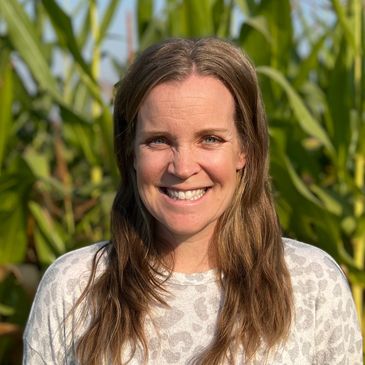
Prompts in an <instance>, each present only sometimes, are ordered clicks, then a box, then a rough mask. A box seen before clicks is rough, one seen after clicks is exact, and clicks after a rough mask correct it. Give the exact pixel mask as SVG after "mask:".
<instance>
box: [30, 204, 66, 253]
mask: <svg viewBox="0 0 365 365" xmlns="http://www.w3.org/2000/svg"><path fill="white" fill-rule="evenodd" d="M28 207H29V210H30V211H31V213H32V215H33V217H34V219H35V221H36V223H37V226H38V228H39V230H40V232H41V233H42V234H43V235H44V237H45V239H46V240H47V242H48V244H49V245H50V247H51V248H52V250H54V251H55V252H57V254H58V255H60V254H62V253H64V252H65V250H66V246H65V243H64V241H63V240H62V238H61V236H60V235H59V234H58V233H57V231H56V229H55V228H54V223H53V221H52V218H51V217H50V216H49V214H48V213H47V211H46V210H45V209H43V208H42V207H41V206H40V205H39V204H38V203H36V202H35V201H30V202H29V203H28Z"/></svg>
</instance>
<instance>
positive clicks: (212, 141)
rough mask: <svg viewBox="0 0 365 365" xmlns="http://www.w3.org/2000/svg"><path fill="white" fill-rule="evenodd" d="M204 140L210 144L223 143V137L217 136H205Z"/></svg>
mask: <svg viewBox="0 0 365 365" xmlns="http://www.w3.org/2000/svg"><path fill="white" fill-rule="evenodd" d="M203 142H204V143H208V144H215V143H221V142H222V139H221V138H219V137H216V136H205V137H203Z"/></svg>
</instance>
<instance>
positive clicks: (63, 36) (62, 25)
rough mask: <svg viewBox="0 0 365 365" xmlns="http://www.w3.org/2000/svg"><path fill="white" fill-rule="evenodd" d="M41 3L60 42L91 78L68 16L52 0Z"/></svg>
mask: <svg viewBox="0 0 365 365" xmlns="http://www.w3.org/2000/svg"><path fill="white" fill-rule="evenodd" d="M42 4H43V6H44V8H45V9H46V10H47V13H48V16H49V18H50V20H51V22H52V24H53V27H54V30H55V31H56V34H57V37H58V40H59V42H60V44H61V45H62V46H63V47H64V48H66V49H68V50H69V51H70V53H71V54H72V55H73V57H74V59H75V61H76V62H77V63H78V64H79V65H80V67H81V68H82V70H83V71H84V72H85V74H86V75H87V76H88V77H89V78H90V79H92V80H93V77H92V74H91V71H90V67H89V66H88V65H87V63H86V62H85V60H84V58H83V57H82V55H81V51H80V46H79V45H78V44H77V40H76V38H75V35H74V31H73V28H72V22H71V19H70V17H69V16H68V15H67V14H66V13H65V12H64V11H63V9H62V8H61V7H60V6H59V5H58V4H57V2H56V1H54V0H42ZM93 81H94V80H93Z"/></svg>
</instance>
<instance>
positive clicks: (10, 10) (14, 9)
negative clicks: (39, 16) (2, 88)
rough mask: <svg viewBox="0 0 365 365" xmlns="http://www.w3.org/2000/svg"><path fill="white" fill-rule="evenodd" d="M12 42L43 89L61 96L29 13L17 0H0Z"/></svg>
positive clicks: (0, 7)
mask: <svg viewBox="0 0 365 365" xmlns="http://www.w3.org/2000/svg"><path fill="white" fill-rule="evenodd" d="M0 11H1V12H2V14H3V17H4V19H5V21H6V24H7V27H8V33H9V36H10V39H11V41H12V44H13V45H14V47H15V48H16V49H17V51H18V52H19V54H20V55H21V56H22V58H23V59H24V61H25V63H26V64H27V66H28V67H29V69H30V70H31V72H32V74H33V76H34V78H35V79H36V80H37V81H38V82H39V84H40V86H41V88H42V89H43V90H46V91H48V92H49V93H51V95H53V96H54V97H56V98H60V94H59V90H58V86H57V83H56V80H55V78H54V77H53V76H52V74H51V71H50V68H49V65H48V64H47V61H46V59H45V58H44V56H43V48H42V45H41V42H40V40H39V38H38V37H37V34H36V30H35V29H34V27H33V24H32V23H31V21H30V19H29V17H28V15H27V14H26V12H25V11H24V9H23V7H22V6H21V5H20V3H19V2H18V1H17V0H14V1H0Z"/></svg>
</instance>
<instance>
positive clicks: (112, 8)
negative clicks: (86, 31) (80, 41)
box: [95, 0, 121, 46]
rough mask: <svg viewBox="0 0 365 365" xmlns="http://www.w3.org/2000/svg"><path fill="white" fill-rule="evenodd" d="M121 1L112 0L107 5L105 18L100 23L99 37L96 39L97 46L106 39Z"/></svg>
mask: <svg viewBox="0 0 365 365" xmlns="http://www.w3.org/2000/svg"><path fill="white" fill-rule="evenodd" d="M120 3H121V1H120V0H110V2H109V4H108V5H107V6H106V10H105V13H104V16H103V19H102V21H101V23H100V28H99V34H98V38H97V39H96V40H95V43H96V46H99V45H100V43H101V42H102V41H103V40H104V38H105V35H106V33H107V31H108V29H109V26H110V24H111V22H112V20H113V17H114V16H115V15H116V14H117V11H118V7H119V5H120Z"/></svg>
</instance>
